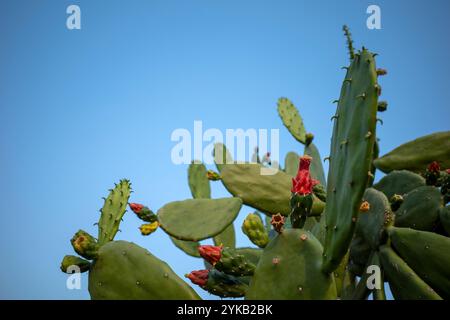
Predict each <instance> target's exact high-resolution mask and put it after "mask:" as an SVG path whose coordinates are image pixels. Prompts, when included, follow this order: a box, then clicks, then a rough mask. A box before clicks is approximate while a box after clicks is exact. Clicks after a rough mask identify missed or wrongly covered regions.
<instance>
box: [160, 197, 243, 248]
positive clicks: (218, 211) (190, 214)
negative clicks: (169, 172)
mask: <svg viewBox="0 0 450 320" xmlns="http://www.w3.org/2000/svg"><path fill="white" fill-rule="evenodd" d="M241 206H242V201H241V199H239V198H221V199H188V200H184V201H175V202H170V203H168V204H166V205H164V206H163V207H162V208H161V209H159V210H158V219H159V224H160V226H161V228H162V229H163V230H164V231H165V232H166V233H168V234H169V235H171V236H172V237H175V238H177V239H179V240H189V241H200V240H203V239H207V238H210V237H213V236H215V235H217V234H219V233H221V232H222V231H223V230H225V228H226V227H228V226H229V225H230V224H231V223H232V222H233V221H234V219H235V218H236V216H237V214H238V213H239V210H240V209H241Z"/></svg>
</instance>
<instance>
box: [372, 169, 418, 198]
mask: <svg viewBox="0 0 450 320" xmlns="http://www.w3.org/2000/svg"><path fill="white" fill-rule="evenodd" d="M424 185H425V179H424V178H423V177H422V176H420V175H418V174H416V173H414V172H411V171H407V170H394V171H392V172H390V173H389V174H388V175H386V176H384V177H383V178H382V179H381V180H380V181H379V182H378V183H376V184H375V185H374V186H373V187H374V188H375V189H377V190H379V191H381V192H383V193H384V194H385V195H386V197H387V198H388V199H391V197H392V196H393V195H394V194H398V195H401V196H402V195H404V194H406V193H408V192H410V191H412V190H414V189H415V188H418V187H421V186H424Z"/></svg>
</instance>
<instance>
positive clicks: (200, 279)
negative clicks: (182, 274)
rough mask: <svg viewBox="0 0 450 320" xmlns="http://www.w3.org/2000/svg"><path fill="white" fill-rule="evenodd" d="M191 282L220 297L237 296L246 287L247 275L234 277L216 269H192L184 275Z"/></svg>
mask: <svg viewBox="0 0 450 320" xmlns="http://www.w3.org/2000/svg"><path fill="white" fill-rule="evenodd" d="M186 277H187V278H189V279H190V280H191V281H192V283H194V284H197V285H199V286H200V287H202V289H204V290H206V291H208V292H209V293H211V294H214V295H217V296H219V297H222V298H239V297H243V296H244V295H245V292H246V291H247V288H248V281H249V280H248V278H247V277H234V276H232V275H228V274H225V273H223V272H220V271H218V270H216V269H211V270H198V271H192V272H191V273H190V274H188V275H186Z"/></svg>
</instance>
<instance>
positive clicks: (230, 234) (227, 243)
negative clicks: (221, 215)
mask: <svg viewBox="0 0 450 320" xmlns="http://www.w3.org/2000/svg"><path fill="white" fill-rule="evenodd" d="M213 241H214V245H216V246H220V245H223V246H224V247H229V248H234V247H236V232H235V231H234V225H233V224H232V223H231V224H230V225H229V226H228V227H226V228H225V230H223V231H222V232H221V233H219V234H218V235H216V236H215V237H214V238H213Z"/></svg>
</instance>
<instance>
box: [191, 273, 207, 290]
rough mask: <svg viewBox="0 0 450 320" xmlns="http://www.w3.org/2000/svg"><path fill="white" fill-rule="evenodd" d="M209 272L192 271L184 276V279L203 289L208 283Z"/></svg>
mask: <svg viewBox="0 0 450 320" xmlns="http://www.w3.org/2000/svg"><path fill="white" fill-rule="evenodd" d="M208 275H209V270H197V271H192V272H191V273H189V274H187V275H186V278H188V279H189V280H191V281H192V283H194V284H197V285H199V286H200V287H204V286H205V285H206V283H207V282H208Z"/></svg>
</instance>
